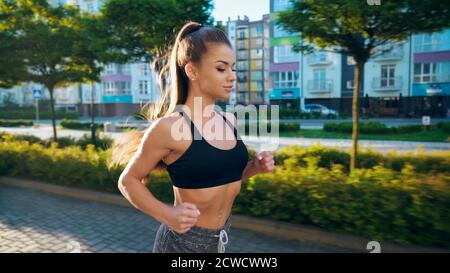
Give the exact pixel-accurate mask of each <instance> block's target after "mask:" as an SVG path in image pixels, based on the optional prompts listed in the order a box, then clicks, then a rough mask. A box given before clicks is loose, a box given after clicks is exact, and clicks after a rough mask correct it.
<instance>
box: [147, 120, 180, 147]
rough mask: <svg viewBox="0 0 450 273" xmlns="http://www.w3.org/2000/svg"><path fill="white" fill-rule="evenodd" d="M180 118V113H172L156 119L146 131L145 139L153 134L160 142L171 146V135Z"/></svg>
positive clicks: (152, 136) (153, 137)
mask: <svg viewBox="0 0 450 273" xmlns="http://www.w3.org/2000/svg"><path fill="white" fill-rule="evenodd" d="M180 118H181V115H180V114H178V113H172V114H170V115H168V116H165V117H160V118H157V119H155V120H154V121H153V122H152V123H151V124H150V126H149V127H148V128H147V130H146V131H145V134H144V140H145V139H147V138H148V137H149V136H151V138H152V139H158V140H159V142H161V143H164V144H166V145H168V146H171V143H172V140H173V138H172V137H171V134H172V128H173V126H175V125H176V122H177V121H178V120H180Z"/></svg>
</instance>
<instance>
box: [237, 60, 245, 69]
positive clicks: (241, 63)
mask: <svg viewBox="0 0 450 273" xmlns="http://www.w3.org/2000/svg"><path fill="white" fill-rule="evenodd" d="M236 67H237V69H238V70H248V62H247V61H238V62H237V63H236Z"/></svg>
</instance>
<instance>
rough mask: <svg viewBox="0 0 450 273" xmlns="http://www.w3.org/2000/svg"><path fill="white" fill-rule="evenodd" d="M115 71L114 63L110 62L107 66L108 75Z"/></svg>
mask: <svg viewBox="0 0 450 273" xmlns="http://www.w3.org/2000/svg"><path fill="white" fill-rule="evenodd" d="M113 73H114V64H108V65H107V66H106V75H111V74H113Z"/></svg>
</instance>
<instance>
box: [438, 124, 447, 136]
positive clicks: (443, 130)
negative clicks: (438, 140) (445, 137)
mask: <svg viewBox="0 0 450 273" xmlns="http://www.w3.org/2000/svg"><path fill="white" fill-rule="evenodd" d="M437 127H438V128H439V130H441V131H442V132H444V133H448V134H450V122H439V123H438V124H437Z"/></svg>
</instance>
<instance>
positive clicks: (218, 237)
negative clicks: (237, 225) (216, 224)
mask: <svg viewBox="0 0 450 273" xmlns="http://www.w3.org/2000/svg"><path fill="white" fill-rule="evenodd" d="M230 226H231V216H230V217H228V219H227V221H226V223H225V225H224V226H223V227H222V228H219V229H209V228H202V227H198V226H193V227H192V228H191V229H190V230H189V231H187V232H186V233H178V232H176V231H174V230H172V229H171V228H169V227H168V226H167V225H165V224H161V225H160V226H159V229H158V231H157V232H156V238H155V244H154V245H153V253H221V252H225V245H226V244H227V243H228V232H229V230H230Z"/></svg>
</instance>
